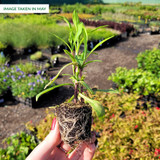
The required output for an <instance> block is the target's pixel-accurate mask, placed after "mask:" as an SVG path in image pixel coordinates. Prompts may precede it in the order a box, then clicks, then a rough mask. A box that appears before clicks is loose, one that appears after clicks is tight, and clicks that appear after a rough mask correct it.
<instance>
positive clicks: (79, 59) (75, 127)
mask: <svg viewBox="0 0 160 160" xmlns="http://www.w3.org/2000/svg"><path fill="white" fill-rule="evenodd" d="M63 19H64V21H65V22H66V23H67V24H68V25H69V30H70V32H69V39H68V41H69V44H68V43H66V42H65V41H64V40H63V39H61V38H60V37H58V36H57V35H55V36H56V37H57V38H59V39H61V40H62V41H63V42H64V43H65V44H66V45H67V47H68V49H69V50H66V49H65V50H64V52H65V54H66V55H68V56H69V58H70V59H71V63H68V64H67V65H65V66H64V67H62V69H60V71H59V72H58V74H57V75H56V76H55V77H54V78H53V79H52V80H51V81H50V82H49V83H48V84H47V85H46V87H48V86H49V85H51V84H52V83H53V82H54V81H55V80H56V79H57V78H58V76H59V75H60V73H61V72H62V71H63V70H64V69H65V68H66V67H68V66H72V71H73V74H72V75H69V74H64V75H65V76H69V78H70V79H71V80H72V83H71V84H70V83H65V84H59V85H56V86H53V87H51V88H49V89H46V90H44V91H43V92H41V93H39V94H38V95H37V97H36V98H37V100H38V98H39V97H40V96H41V95H42V94H44V93H46V92H48V91H50V90H52V89H55V88H57V87H61V86H65V85H71V86H72V87H74V95H73V96H72V97H71V99H70V100H69V101H68V102H70V103H64V104H61V105H60V106H59V107H56V108H55V115H56V116H57V120H58V123H59V128H60V133H61V137H62V140H63V141H64V142H65V143H68V144H71V145H73V144H74V142H77V141H81V140H88V139H89V138H90V137H91V121H92V108H93V109H94V111H95V112H96V114H97V116H98V117H103V116H104V114H105V110H104V108H103V106H102V105H101V104H100V103H99V102H98V101H95V100H92V99H90V98H89V97H87V96H86V94H85V93H86V91H88V92H90V93H91V94H94V92H95V91H93V90H92V89H91V88H90V87H89V86H88V85H87V84H86V82H85V81H84V80H85V76H84V75H83V70H84V68H85V67H86V66H87V65H88V64H90V63H93V62H100V61H99V60H92V61H88V57H89V56H90V55H91V54H93V53H94V50H95V49H96V48H98V47H99V46H100V45H101V44H102V43H104V42H105V41H107V40H108V39H110V38H111V37H110V38H107V39H104V40H103V41H101V42H100V43H98V44H97V45H96V46H95V47H94V48H93V49H92V50H91V51H88V50H87V42H88V33H87V30H86V28H85V26H84V24H83V23H82V22H80V20H79V17H78V14H77V13H76V12H75V11H74V12H73V24H74V26H72V25H71V23H70V22H69V21H68V19H66V18H65V17H63ZM99 28H102V27H99ZM97 29H98V28H96V29H95V30H94V31H96V30H97ZM82 44H83V45H84V50H83V51H80V46H81V45H82ZM46 87H45V88H46ZM72 100H73V101H74V102H72ZM84 102H86V103H87V104H85V103H84ZM88 104H89V105H88ZM90 106H91V107H92V108H91V107H90Z"/></svg>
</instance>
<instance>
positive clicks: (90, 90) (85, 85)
mask: <svg viewBox="0 0 160 160" xmlns="http://www.w3.org/2000/svg"><path fill="white" fill-rule="evenodd" d="M79 83H80V84H82V85H83V86H84V87H85V88H87V90H88V91H89V92H90V93H91V94H94V92H93V90H92V89H91V88H90V87H89V86H88V85H87V84H86V83H85V82H84V81H79Z"/></svg>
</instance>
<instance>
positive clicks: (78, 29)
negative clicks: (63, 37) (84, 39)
mask: <svg viewBox="0 0 160 160" xmlns="http://www.w3.org/2000/svg"><path fill="white" fill-rule="evenodd" d="M82 29H83V23H82V22H81V23H80V24H78V28H77V32H76V34H75V37H74V43H75V42H77V41H78V40H79V38H80V35H81V34H82Z"/></svg>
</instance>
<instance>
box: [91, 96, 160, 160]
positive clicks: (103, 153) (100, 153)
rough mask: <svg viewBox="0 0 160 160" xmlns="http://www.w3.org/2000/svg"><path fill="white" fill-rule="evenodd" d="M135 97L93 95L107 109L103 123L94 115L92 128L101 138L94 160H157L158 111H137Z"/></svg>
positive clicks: (159, 145)
mask: <svg viewBox="0 0 160 160" xmlns="http://www.w3.org/2000/svg"><path fill="white" fill-rule="evenodd" d="M138 97H139V96H138V95H136V94H127V93H123V94H118V95H116V94H106V93H97V94H96V95H94V98H95V99H96V100H99V101H100V102H101V103H102V104H103V106H105V109H106V110H107V112H106V114H105V118H104V121H103V122H100V121H98V119H97V117H95V116H94V123H93V129H94V130H96V131H97V132H100V135H101V137H100V139H99V149H98V150H97V152H96V153H95V156H94V160H107V159H158V157H159V156H160V153H159V152H157V151H158V150H159V148H160V141H159V134H160V131H159V129H158V123H159V121H160V118H159V115H160V109H159V108H158V107H157V108H152V109H149V110H141V109H139V110H137V109H136V105H137V99H138ZM126 106H128V107H127V108H128V109H127V108H126ZM122 108H125V111H124V110H122ZM122 113H123V114H122Z"/></svg>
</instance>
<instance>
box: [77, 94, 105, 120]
mask: <svg viewBox="0 0 160 160" xmlns="http://www.w3.org/2000/svg"><path fill="white" fill-rule="evenodd" d="M79 96H80V97H81V98H83V99H84V100H85V101H86V102H87V103H89V104H90V105H91V107H92V108H93V109H94V111H95V112H96V114H97V116H98V117H99V118H101V117H103V116H104V115H105V110H104V107H103V106H102V105H101V104H100V103H99V102H98V101H95V100H92V99H90V98H88V97H86V96H85V95H83V94H81V93H79Z"/></svg>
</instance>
